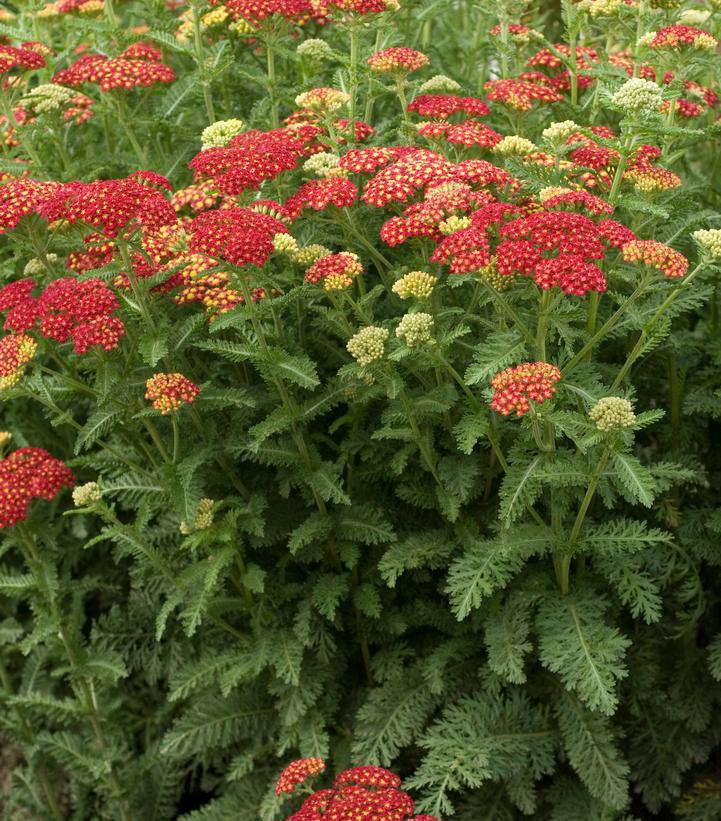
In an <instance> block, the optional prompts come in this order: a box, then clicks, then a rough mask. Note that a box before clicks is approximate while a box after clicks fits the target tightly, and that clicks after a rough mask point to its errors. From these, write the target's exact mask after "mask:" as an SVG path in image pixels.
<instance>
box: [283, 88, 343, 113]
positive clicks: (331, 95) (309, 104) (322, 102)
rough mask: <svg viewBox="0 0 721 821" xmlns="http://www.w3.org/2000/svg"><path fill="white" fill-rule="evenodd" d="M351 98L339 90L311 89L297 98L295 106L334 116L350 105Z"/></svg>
mask: <svg viewBox="0 0 721 821" xmlns="http://www.w3.org/2000/svg"><path fill="white" fill-rule="evenodd" d="M349 100H350V96H349V95H348V94H347V93H346V92H345V91H341V90H340V89H338V88H326V87H322V88H311V89H310V91H303V92H302V93H301V94H299V95H298V96H297V97H296V98H295V104H296V105H297V106H300V108H307V109H310V110H311V111H313V112H314V113H316V114H332V113H333V112H335V111H338V109H339V108H342V107H343V106H344V105H346V104H347V103H348V101H349Z"/></svg>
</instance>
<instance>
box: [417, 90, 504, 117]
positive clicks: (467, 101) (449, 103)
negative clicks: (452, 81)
mask: <svg viewBox="0 0 721 821" xmlns="http://www.w3.org/2000/svg"><path fill="white" fill-rule="evenodd" d="M408 110H409V111H412V112H413V113H414V114H418V115H419V116H420V117H432V118H433V119H434V120H447V119H448V118H449V117H451V116H452V115H453V114H457V113H459V112H463V113H464V114H467V115H468V116H469V117H485V116H486V115H487V114H490V113H491V109H490V108H489V107H488V106H487V105H486V104H485V103H484V102H483V100H481V99H479V98H478V97H460V96H459V95H458V94H420V95H419V96H418V97H416V98H415V99H414V100H413V102H412V103H411V104H410V105H409V106H408Z"/></svg>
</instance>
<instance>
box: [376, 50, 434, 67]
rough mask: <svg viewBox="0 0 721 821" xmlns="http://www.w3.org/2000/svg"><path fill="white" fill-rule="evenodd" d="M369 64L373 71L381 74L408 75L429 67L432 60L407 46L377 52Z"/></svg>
mask: <svg viewBox="0 0 721 821" xmlns="http://www.w3.org/2000/svg"><path fill="white" fill-rule="evenodd" d="M367 62H368V65H369V66H370V67H371V69H373V71H377V72H378V73H380V74H407V73H409V72H411V71H418V69H419V68H423V67H424V66H427V65H428V64H429V62H430V60H429V59H428V57H426V55H425V54H423V52H421V51H416V50H415V49H412V48H408V47H407V46H396V47H392V48H384V49H381V50H380V51H376V52H375V54H371V56H370V57H369V58H368V61H367Z"/></svg>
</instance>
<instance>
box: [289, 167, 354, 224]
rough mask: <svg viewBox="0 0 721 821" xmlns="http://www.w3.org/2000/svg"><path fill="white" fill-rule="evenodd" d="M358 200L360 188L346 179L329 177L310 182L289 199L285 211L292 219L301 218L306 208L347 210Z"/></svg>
mask: <svg viewBox="0 0 721 821" xmlns="http://www.w3.org/2000/svg"><path fill="white" fill-rule="evenodd" d="M357 199H358V186H357V185H356V184H355V183H354V182H351V180H349V179H345V178H344V177H328V178H326V179H321V180H310V181H309V182H306V183H304V184H303V185H301V187H300V188H299V189H298V190H297V191H296V193H295V194H293V195H292V196H291V197H289V198H288V199H287V201H286V203H285V206H284V207H285V211H286V213H287V214H288V216H289V217H290V218H291V219H296V217H298V216H300V213H301V211H302V210H303V209H304V208H312V209H313V210H314V211H323V210H325V209H326V208H327V207H328V206H329V205H334V206H335V207H336V208H345V207H347V206H350V205H353V203H354V202H355V201H356V200H357Z"/></svg>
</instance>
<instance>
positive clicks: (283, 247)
mask: <svg viewBox="0 0 721 821" xmlns="http://www.w3.org/2000/svg"><path fill="white" fill-rule="evenodd" d="M273 249H274V250H275V251H276V252H277V253H279V254H289V255H290V256H292V257H294V256H295V255H296V254H297V253H298V251H299V250H300V248H299V247H298V240H296V238H295V237H292V236H291V235H290V234H276V235H275V236H274V237H273Z"/></svg>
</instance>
